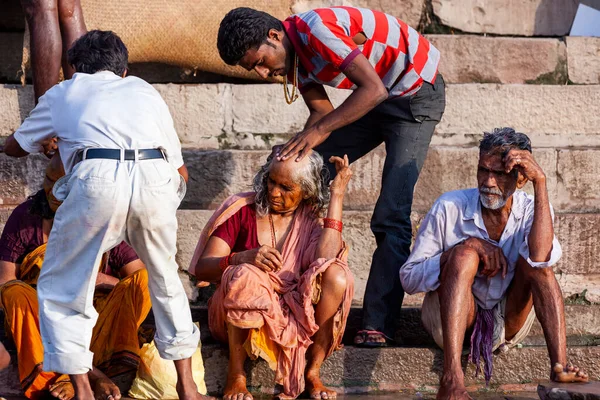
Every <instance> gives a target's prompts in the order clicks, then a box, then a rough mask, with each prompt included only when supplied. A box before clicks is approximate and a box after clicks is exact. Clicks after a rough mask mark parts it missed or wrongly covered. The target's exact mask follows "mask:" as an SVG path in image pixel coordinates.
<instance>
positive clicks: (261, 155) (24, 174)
mask: <svg viewBox="0 0 600 400" xmlns="http://www.w3.org/2000/svg"><path fill="white" fill-rule="evenodd" d="M268 154H270V152H269V151H239V150H227V151H222V150H220V151H198V150H194V151H192V150H186V151H184V159H185V160H186V164H187V166H188V169H189V170H190V182H189V183H188V194H187V196H186V198H185V199H184V201H183V208H192V209H212V208H215V207H216V206H218V205H219V204H220V203H221V202H222V201H223V200H224V199H225V198H226V197H227V196H229V195H231V194H234V193H237V192H242V191H248V190H250V189H251V182H252V179H253V177H254V175H255V173H256V171H257V170H258V168H259V167H260V166H261V165H262V164H263V163H264V162H265V160H266V157H267V156H268ZM599 154H600V153H599V151H598V150H595V149H588V150H574V149H573V150H568V149H560V150H551V149H543V148H541V149H537V150H535V157H536V159H537V161H538V163H539V164H540V165H541V167H542V168H543V169H544V171H545V173H546V176H547V182H548V192H549V195H550V201H551V202H552V204H553V206H554V208H555V210H556V211H560V212H597V211H598V210H600V199H599V197H598V195H597V193H598V192H599V191H598V183H597V180H596V174H598V173H600V163H599V162H598V161H597V160H598V156H599ZM477 158H478V150H477V149H476V148H460V147H445V146H433V147H431V149H430V150H429V153H428V156H427V159H426V161H425V164H424V167H423V170H422V172H421V177H420V179H419V181H418V183H417V186H416V189H415V196H414V201H413V210H414V211H418V212H426V211H427V210H429V208H430V207H431V205H432V204H433V202H434V201H435V199H436V198H437V197H439V196H440V195H441V194H443V193H445V192H447V191H450V190H456V189H464V188H469V187H475V186H476V163H477ZM384 160H385V151H384V149H383V148H382V147H380V148H377V149H375V150H374V151H372V152H371V153H369V154H368V155H367V156H365V157H363V158H362V159H360V160H358V161H357V162H355V163H354V164H353V167H352V168H353V171H354V176H353V178H352V180H351V181H350V184H349V186H348V192H347V195H346V199H345V207H346V209H347V210H367V209H372V208H373V207H374V205H375V202H376V200H377V197H378V195H379V190H380V181H381V171H382V169H383V163H384ZM457 160H460V162H461V164H460V165H457V164H456V162H457ZM46 162H47V161H46V159H45V158H44V157H43V156H33V157H32V156H30V157H27V158H23V159H10V158H9V157H7V156H5V155H0V166H2V168H1V169H0V183H2V185H0V204H6V205H9V204H18V203H20V202H21V201H23V200H24V198H25V197H26V196H27V195H29V194H31V193H32V192H33V191H35V190H37V189H38V188H39V187H40V186H39V185H40V184H41V180H42V177H43V168H44V166H45V164H46ZM525 190H526V191H528V192H529V193H532V186H531V184H529V183H528V184H527V185H526V186H525Z"/></svg>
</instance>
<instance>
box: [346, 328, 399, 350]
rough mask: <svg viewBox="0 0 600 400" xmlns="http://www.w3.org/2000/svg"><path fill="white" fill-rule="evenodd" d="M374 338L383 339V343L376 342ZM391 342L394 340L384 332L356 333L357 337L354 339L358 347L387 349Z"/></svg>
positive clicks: (366, 331)
mask: <svg viewBox="0 0 600 400" xmlns="http://www.w3.org/2000/svg"><path fill="white" fill-rule="evenodd" d="M374 338H375V339H378V338H382V339H383V341H380V340H379V341H378V340H374ZM391 340H392V339H391V338H389V337H388V336H386V335H385V334H384V333H383V332H379V331H371V330H367V329H363V330H360V331H358V332H356V336H355V337H354V344H355V345H356V346H358V347H369V348H373V347H386V346H387V345H388V341H391Z"/></svg>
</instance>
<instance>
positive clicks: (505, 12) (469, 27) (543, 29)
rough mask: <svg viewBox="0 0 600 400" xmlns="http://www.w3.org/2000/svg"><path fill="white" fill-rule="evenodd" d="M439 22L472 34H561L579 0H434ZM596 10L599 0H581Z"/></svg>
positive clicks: (568, 25)
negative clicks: (508, 0)
mask: <svg viewBox="0 0 600 400" xmlns="http://www.w3.org/2000/svg"><path fill="white" fill-rule="evenodd" d="M432 3H433V11H434V13H435V15H436V16H437V17H438V18H439V19H440V21H441V23H442V24H444V25H448V26H450V27H452V28H457V29H460V30H462V31H466V32H474V33H496V34H500V35H519V36H564V35H567V34H568V33H569V29H570V28H571V24H572V23H573V18H574V17H575V13H576V11H577V6H578V4H579V2H578V1H562V0H530V1H510V2H507V1H504V0H487V1H484V0H433V1H432ZM582 3H584V4H588V5H590V6H592V7H594V8H596V9H598V8H600V2H599V1H598V0H584V1H582Z"/></svg>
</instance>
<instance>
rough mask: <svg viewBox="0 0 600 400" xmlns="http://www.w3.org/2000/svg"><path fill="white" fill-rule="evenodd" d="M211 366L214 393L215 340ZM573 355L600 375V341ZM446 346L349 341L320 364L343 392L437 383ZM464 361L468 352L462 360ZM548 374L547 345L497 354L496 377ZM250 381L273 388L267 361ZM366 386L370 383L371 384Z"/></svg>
mask: <svg viewBox="0 0 600 400" xmlns="http://www.w3.org/2000/svg"><path fill="white" fill-rule="evenodd" d="M202 350H203V356H204V363H205V365H211V366H213V365H214V367H213V368H207V371H206V385H207V387H208V391H209V392H210V393H221V391H222V390H223V386H224V383H225V377H226V362H224V361H222V360H223V359H224V358H225V357H226V352H225V351H224V350H223V349H221V348H219V347H214V346H204V347H203V349H202ZM568 356H569V359H570V360H572V361H573V362H574V363H576V364H577V365H585V366H586V367H587V369H588V371H590V374H591V377H592V379H598V376H600V368H599V367H600V366H599V365H598V357H599V356H600V347H577V348H570V349H569V351H568ZM441 362H442V352H441V351H440V350H434V349H419V348H387V349H381V350H373V349H358V348H355V347H351V346H348V347H345V348H343V349H342V350H340V351H338V352H336V353H334V354H333V355H332V356H331V357H330V358H329V359H327V360H326V361H325V363H324V365H323V368H322V370H321V375H322V378H323V381H324V383H325V384H326V385H327V386H329V387H333V388H335V389H336V390H339V391H340V392H343V391H344V390H345V389H346V390H348V389H350V388H352V387H353V388H362V390H402V389H414V388H417V387H422V386H423V385H431V386H433V387H435V386H437V384H438V382H439V374H440V373H441ZM465 364H466V355H465V356H464V357H463V365H465ZM474 375H475V369H474V367H473V365H468V367H467V370H466V372H465V378H466V381H467V384H468V385H477V384H479V385H481V384H482V383H483V379H482V378H480V379H475V378H473V377H474ZM547 376H548V356H547V351H546V349H545V348H543V347H530V348H523V349H514V350H513V351H510V352H508V353H505V354H503V355H501V356H497V357H495V358H494V376H493V378H492V383H521V382H527V381H540V380H543V379H546V378H547ZM248 378H249V385H250V386H251V387H252V388H253V389H254V390H256V391H260V392H267V393H268V392H272V389H273V383H272V382H273V373H272V372H271V371H270V370H269V369H268V367H267V364H266V363H265V362H262V361H259V362H253V363H251V366H250V368H249V376H248ZM367 388H368V389H367Z"/></svg>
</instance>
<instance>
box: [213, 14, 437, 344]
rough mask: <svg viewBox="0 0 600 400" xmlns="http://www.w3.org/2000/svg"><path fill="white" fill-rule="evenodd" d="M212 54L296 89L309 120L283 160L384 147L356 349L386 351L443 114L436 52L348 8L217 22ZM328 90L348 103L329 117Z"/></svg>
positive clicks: (381, 18) (379, 18)
mask: <svg viewBox="0 0 600 400" xmlns="http://www.w3.org/2000/svg"><path fill="white" fill-rule="evenodd" d="M217 46H218V49H219V54H220V55H221V58H222V59H223V60H224V61H225V62H226V63H227V64H230V65H240V66H242V67H243V68H245V69H247V70H255V71H256V72H257V73H258V74H259V75H260V76H261V77H263V78H265V79H266V78H269V77H274V76H285V77H287V78H288V79H289V80H290V81H291V82H292V85H293V88H292V93H291V95H290V96H286V100H288V102H290V101H293V99H294V93H293V92H294V89H295V88H296V87H297V89H298V90H299V92H300V93H301V94H302V96H303V98H304V101H305V103H306V105H307V106H308V108H309V110H310V116H309V118H308V120H307V122H306V125H305V128H304V130H303V131H302V132H299V133H298V134H296V135H295V136H294V137H293V138H292V139H291V140H290V141H288V142H287V143H286V144H285V145H284V146H283V147H282V148H279V149H277V150H276V151H277V155H278V157H279V158H280V159H287V158H290V157H296V158H297V159H302V158H303V157H304V156H305V155H306V154H307V153H308V152H309V151H310V149H313V148H314V149H315V150H317V151H318V152H319V153H321V154H322V155H323V157H324V159H325V160H328V159H329V157H331V156H334V155H337V156H343V155H344V154H347V155H348V157H349V159H350V162H354V161H355V160H357V159H359V158H361V157H362V156H364V155H366V154H367V153H369V152H370V151H371V150H373V149H374V148H376V147H377V146H379V145H380V144H381V143H385V146H386V153H387V155H386V160H385V164H384V168H383V177H382V188H381V193H380V196H379V199H378V201H377V205H376V206H375V210H374V213H373V217H372V221H371V229H372V231H373V233H374V234H375V238H376V241H377V250H376V251H375V253H374V255H373V261H372V265H371V271H370V275H369V280H368V283H367V289H366V293H365V299H364V319H363V330H362V331H360V332H359V334H358V335H357V337H356V339H355V342H356V343H357V344H361V345H365V346H381V345H385V344H386V339H388V340H389V338H390V337H393V336H394V334H395V330H396V326H395V323H396V321H397V320H398V312H399V311H400V307H401V305H402V299H403V297H404V291H403V290H402V286H401V283H400V279H399V277H398V271H399V269H400V267H401V266H402V265H403V264H404V262H405V261H406V259H407V257H408V255H409V251H410V244H411V223H410V212H411V204H412V199H413V188H414V185H415V183H416V182H417V178H418V176H419V172H420V170H421V167H422V165H423V162H424V160H425V156H426V154H427V149H428V147H429V143H430V141H431V136H432V135H433V131H434V128H435V125H436V124H437V123H438V122H439V121H440V119H441V117H442V114H443V112H444V108H445V93H444V91H445V87H444V82H443V79H442V77H441V75H439V74H438V63H439V57H440V54H439V51H438V50H437V49H436V48H435V47H434V46H433V45H431V44H430V43H429V42H428V41H427V40H426V39H425V38H424V37H423V36H421V35H419V33H418V32H417V31H415V30H414V29H412V28H411V27H409V26H408V25H406V23H404V22H403V21H400V20H399V19H397V18H395V17H393V16H391V15H387V14H385V13H383V12H379V11H374V10H369V9H364V8H354V7H331V8H320V9H315V10H311V11H308V12H304V13H301V14H297V15H293V16H291V17H289V18H287V19H286V20H285V21H280V20H278V19H277V18H275V17H273V16H271V15H269V14H266V13H264V12H261V11H256V10H253V9H250V8H237V9H234V10H232V11H230V12H229V13H228V14H227V15H226V16H225V18H224V19H223V21H222V22H221V26H220V28H219V36H218V40H217ZM324 85H327V86H332V87H335V88H340V89H351V90H353V93H352V94H351V95H350V96H349V97H348V98H347V99H346V100H345V101H344V102H343V103H342V104H341V105H340V106H339V107H338V108H336V109H334V107H333V105H332V104H331V102H330V100H329V98H328V96H327V93H326V91H325V89H324V87H323V86H324ZM286 93H287V92H286ZM288 97H290V98H288ZM329 167H330V168H329V169H330V172H331V173H332V174H334V173H335V171H334V168H333V166H332V165H330V166H329Z"/></svg>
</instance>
